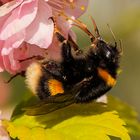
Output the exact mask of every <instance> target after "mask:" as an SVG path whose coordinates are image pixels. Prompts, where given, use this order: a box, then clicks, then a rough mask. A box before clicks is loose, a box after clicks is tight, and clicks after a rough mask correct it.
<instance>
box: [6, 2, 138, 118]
mask: <svg viewBox="0 0 140 140" xmlns="http://www.w3.org/2000/svg"><path fill="white" fill-rule="evenodd" d="M89 1H90V4H89V7H88V10H87V12H86V13H85V14H84V15H83V16H82V17H81V20H82V21H83V22H84V23H86V24H87V25H88V27H89V28H90V29H91V30H92V29H93V26H92V24H91V21H90V19H89V15H92V16H93V18H94V19H95V21H96V23H97V25H98V28H99V30H100V34H101V35H102V37H103V38H104V39H105V40H106V41H108V42H113V39H112V36H111V33H110V31H109V29H108V27H107V24H109V25H110V26H111V27H112V30H113V31H114V33H115V35H116V38H117V40H118V41H119V39H121V40H122V41H123V50H124V54H123V56H122V58H121V69H122V72H121V74H120V75H119V77H118V82H117V85H116V86H115V87H114V88H113V89H112V90H111V91H110V92H109V94H113V95H114V96H116V97H119V98H120V99H121V100H122V101H124V102H127V103H128V104H129V105H131V106H133V107H134V108H135V110H136V111H137V112H138V114H139V120H140V93H139V92H140V0H89ZM74 29H75V30H76V33H77V35H78V43H79V45H80V46H81V47H84V46H87V45H89V44H90V41H89V39H88V37H87V35H86V34H85V33H83V32H82V31H80V30H79V29H76V28H74ZM6 78H8V76H7V75H6ZM10 84H11V86H12V89H13V90H12V92H13V95H12V96H13V99H14V100H16V101H20V100H21V99H22V98H23V97H24V98H26V97H25V96H29V94H25V93H27V88H26V87H25V84H24V78H22V77H18V78H16V79H14V80H13V81H12V82H11V83H10ZM23 87H24V88H23ZM28 93H29V92H28Z"/></svg>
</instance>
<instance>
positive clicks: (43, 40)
mask: <svg viewBox="0 0 140 140" xmlns="http://www.w3.org/2000/svg"><path fill="white" fill-rule="evenodd" d="M50 17H52V10H51V8H50V6H49V5H48V4H47V3H46V2H45V1H44V0H40V1H39V9H38V13H37V16H36V18H35V20H34V22H33V23H32V24H31V25H30V26H29V27H28V28H27V29H26V39H25V41H26V42H28V43H30V44H35V45H37V46H39V47H41V48H47V47H48V46H49V45H50V44H51V42H52V38H53V30H54V23H53V21H52V20H51V19H50Z"/></svg>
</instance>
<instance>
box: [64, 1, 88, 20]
mask: <svg viewBox="0 0 140 140" xmlns="http://www.w3.org/2000/svg"><path fill="white" fill-rule="evenodd" d="M67 1H68V2H69V4H68V6H67V7H66V8H65V10H64V11H65V13H66V14H67V15H69V16H73V17H75V18H78V17H79V16H81V15H82V14H83V13H84V12H85V11H86V9H87V7H88V3H89V0H67Z"/></svg>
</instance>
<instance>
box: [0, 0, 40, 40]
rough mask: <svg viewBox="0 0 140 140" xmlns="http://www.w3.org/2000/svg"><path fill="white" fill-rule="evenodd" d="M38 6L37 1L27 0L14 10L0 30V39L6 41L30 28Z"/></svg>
mask: <svg viewBox="0 0 140 140" xmlns="http://www.w3.org/2000/svg"><path fill="white" fill-rule="evenodd" d="M37 4H38V1H37V0H26V1H24V2H23V3H22V4H21V5H20V6H19V7H17V8H16V9H14V10H13V11H12V13H11V15H10V16H9V18H8V19H7V21H6V22H5V23H4V25H3V27H2V28H1V29H0V39H1V40H6V39H8V38H9V37H10V36H12V35H14V34H15V33H17V32H20V31H21V30H22V29H24V28H26V27H27V26H29V24H31V22H32V21H33V20H34V18H35V16H36V13H37Z"/></svg>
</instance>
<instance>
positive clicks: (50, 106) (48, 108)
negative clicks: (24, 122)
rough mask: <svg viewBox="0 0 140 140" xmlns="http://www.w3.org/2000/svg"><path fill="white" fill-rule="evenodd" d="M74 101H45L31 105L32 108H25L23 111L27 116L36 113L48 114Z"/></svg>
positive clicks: (35, 114)
mask: <svg viewBox="0 0 140 140" xmlns="http://www.w3.org/2000/svg"><path fill="white" fill-rule="evenodd" d="M73 103H74V100H70V101H66V102H62V103H61V102H59V103H47V102H46V103H45V102H44V104H43V105H42V106H40V107H36V106H33V107H32V108H25V109H24V110H25V113H26V114H27V115H29V116H37V115H44V114H48V113H50V112H53V111H55V110H58V109H61V108H64V107H66V106H69V105H71V104H73Z"/></svg>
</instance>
